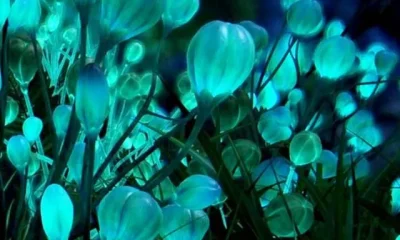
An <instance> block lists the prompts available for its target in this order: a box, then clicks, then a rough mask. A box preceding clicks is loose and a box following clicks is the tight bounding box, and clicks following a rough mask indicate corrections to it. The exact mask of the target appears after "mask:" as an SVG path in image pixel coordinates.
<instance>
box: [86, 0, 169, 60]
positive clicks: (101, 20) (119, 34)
mask: <svg viewBox="0 0 400 240" xmlns="http://www.w3.org/2000/svg"><path fill="white" fill-rule="evenodd" d="M163 10H164V1H163V0H136V1H125V0H103V1H101V2H100V11H99V14H98V15H97V14H92V17H93V21H91V22H92V23H93V24H94V26H93V29H97V25H100V29H99V30H100V31H99V34H100V45H101V48H102V49H100V51H103V52H107V51H108V50H110V49H111V48H113V47H114V46H115V45H116V44H118V43H120V42H122V41H125V40H128V39H130V38H132V37H135V36H137V35H139V34H141V33H143V32H145V31H147V30H148V29H150V28H151V27H153V26H154V25H155V24H156V23H157V22H158V21H159V20H160V18H161V14H162V13H163ZM92 13H94V12H92ZM89 28H91V24H89Z"/></svg>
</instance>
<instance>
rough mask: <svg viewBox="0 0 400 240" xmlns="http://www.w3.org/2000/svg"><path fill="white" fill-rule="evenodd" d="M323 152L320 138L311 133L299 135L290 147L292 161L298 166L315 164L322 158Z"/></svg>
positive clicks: (305, 132)
mask: <svg viewBox="0 0 400 240" xmlns="http://www.w3.org/2000/svg"><path fill="white" fill-rule="evenodd" d="M321 152H322V144H321V140H320V138H319V136H318V135H317V134H315V133H313V132H310V131H303V132H300V133H297V134H296V135H295V136H294V137H293V139H292V141H291V142H290V145H289V155H290V160H291V162H292V163H293V164H294V165H296V166H303V165H307V164H310V163H313V162H315V161H316V160H318V158H319V157H320V156H321Z"/></svg>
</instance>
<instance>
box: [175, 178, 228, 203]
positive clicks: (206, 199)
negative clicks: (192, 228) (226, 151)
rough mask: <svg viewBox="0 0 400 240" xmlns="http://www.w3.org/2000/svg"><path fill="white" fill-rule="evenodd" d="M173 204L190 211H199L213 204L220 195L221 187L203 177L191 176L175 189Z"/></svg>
mask: <svg viewBox="0 0 400 240" xmlns="http://www.w3.org/2000/svg"><path fill="white" fill-rule="evenodd" d="M176 195H177V196H176V200H175V202H176V203H177V204H178V205H180V206H182V207H184V208H188V209H191V210H201V209H204V208H207V207H209V206H211V205H212V204H214V203H215V202H216V201H217V200H218V198H219V196H220V195H221V187H220V186H219V184H218V183H217V182H216V181H215V180H214V179H212V178H210V177H208V176H205V175H191V176H190V177H188V178H186V179H185V180H184V181H183V182H182V183H181V184H179V186H178V188H177V189H176Z"/></svg>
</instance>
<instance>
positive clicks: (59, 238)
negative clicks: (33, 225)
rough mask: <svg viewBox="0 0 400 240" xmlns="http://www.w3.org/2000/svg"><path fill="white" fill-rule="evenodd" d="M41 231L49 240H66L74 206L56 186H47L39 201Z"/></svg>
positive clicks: (59, 187) (64, 192) (66, 194)
mask: <svg viewBox="0 0 400 240" xmlns="http://www.w3.org/2000/svg"><path fill="white" fill-rule="evenodd" d="M40 217H41V219H42V224H43V230H44V232H45V233H46V236H47V238H48V239H49V240H67V239H68V238H69V234H70V232H71V229H72V223H73V220H74V206H73V204H72V201H71V199H70V197H69V195H68V193H67V192H66V191H65V190H64V188H63V187H61V186H60V185H58V184H52V185H49V186H48V187H47V188H46V190H45V191H44V193H43V197H42V199H41V201H40Z"/></svg>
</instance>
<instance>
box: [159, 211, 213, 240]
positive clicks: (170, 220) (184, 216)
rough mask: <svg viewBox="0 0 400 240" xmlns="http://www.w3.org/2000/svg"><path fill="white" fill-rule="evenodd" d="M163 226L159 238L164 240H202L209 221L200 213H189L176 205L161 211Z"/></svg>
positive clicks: (202, 212)
mask: <svg viewBox="0 0 400 240" xmlns="http://www.w3.org/2000/svg"><path fill="white" fill-rule="evenodd" d="M162 212H163V216H164V217H163V224H162V227H161V231H160V236H161V238H162V239H164V240H184V239H190V240H202V239H203V237H204V236H205V234H206V232H207V230H208V228H209V227H210V220H209V219H208V215H207V214H206V213H205V212H204V211H202V210H198V211H191V210H189V209H185V208H182V207H180V206H178V205H168V206H166V207H164V208H163V209H162Z"/></svg>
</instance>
